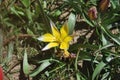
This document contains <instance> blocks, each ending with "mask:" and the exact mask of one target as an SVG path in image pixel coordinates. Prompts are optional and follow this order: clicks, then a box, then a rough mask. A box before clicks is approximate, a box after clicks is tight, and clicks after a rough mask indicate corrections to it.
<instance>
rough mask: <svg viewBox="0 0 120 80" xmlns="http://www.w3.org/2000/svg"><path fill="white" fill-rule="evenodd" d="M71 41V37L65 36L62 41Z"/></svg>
mask: <svg viewBox="0 0 120 80" xmlns="http://www.w3.org/2000/svg"><path fill="white" fill-rule="evenodd" d="M71 40H72V36H67V37H66V38H65V39H64V40H63V41H64V42H66V43H69V42H70V41H71Z"/></svg>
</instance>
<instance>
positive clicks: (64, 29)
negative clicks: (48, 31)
mask: <svg viewBox="0 0 120 80" xmlns="http://www.w3.org/2000/svg"><path fill="white" fill-rule="evenodd" d="M60 33H61V38H62V39H64V38H65V37H66V36H67V35H68V33H69V31H68V24H67V23H64V25H63V26H62V28H61V29H60Z"/></svg>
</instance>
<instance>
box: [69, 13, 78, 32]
mask: <svg viewBox="0 0 120 80" xmlns="http://www.w3.org/2000/svg"><path fill="white" fill-rule="evenodd" d="M75 22H76V17H75V14H73V13H71V14H70V16H69V18H68V27H69V34H72V33H73V30H74V27H75Z"/></svg>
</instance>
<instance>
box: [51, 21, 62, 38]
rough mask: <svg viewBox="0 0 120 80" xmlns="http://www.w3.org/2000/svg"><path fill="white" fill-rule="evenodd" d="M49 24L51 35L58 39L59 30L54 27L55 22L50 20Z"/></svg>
mask: <svg viewBox="0 0 120 80" xmlns="http://www.w3.org/2000/svg"><path fill="white" fill-rule="evenodd" d="M50 25H51V29H52V34H53V36H55V37H56V38H57V39H59V38H60V32H59V30H58V29H57V28H56V26H55V24H54V23H53V22H52V21H50Z"/></svg>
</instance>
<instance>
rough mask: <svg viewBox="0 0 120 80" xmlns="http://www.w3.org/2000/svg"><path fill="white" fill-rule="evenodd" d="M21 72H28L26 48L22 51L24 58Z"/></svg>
mask: <svg viewBox="0 0 120 80" xmlns="http://www.w3.org/2000/svg"><path fill="white" fill-rule="evenodd" d="M23 72H24V73H25V74H29V73H30V65H29V64H28V57H27V52H26V50H25V52H24V59H23Z"/></svg>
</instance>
